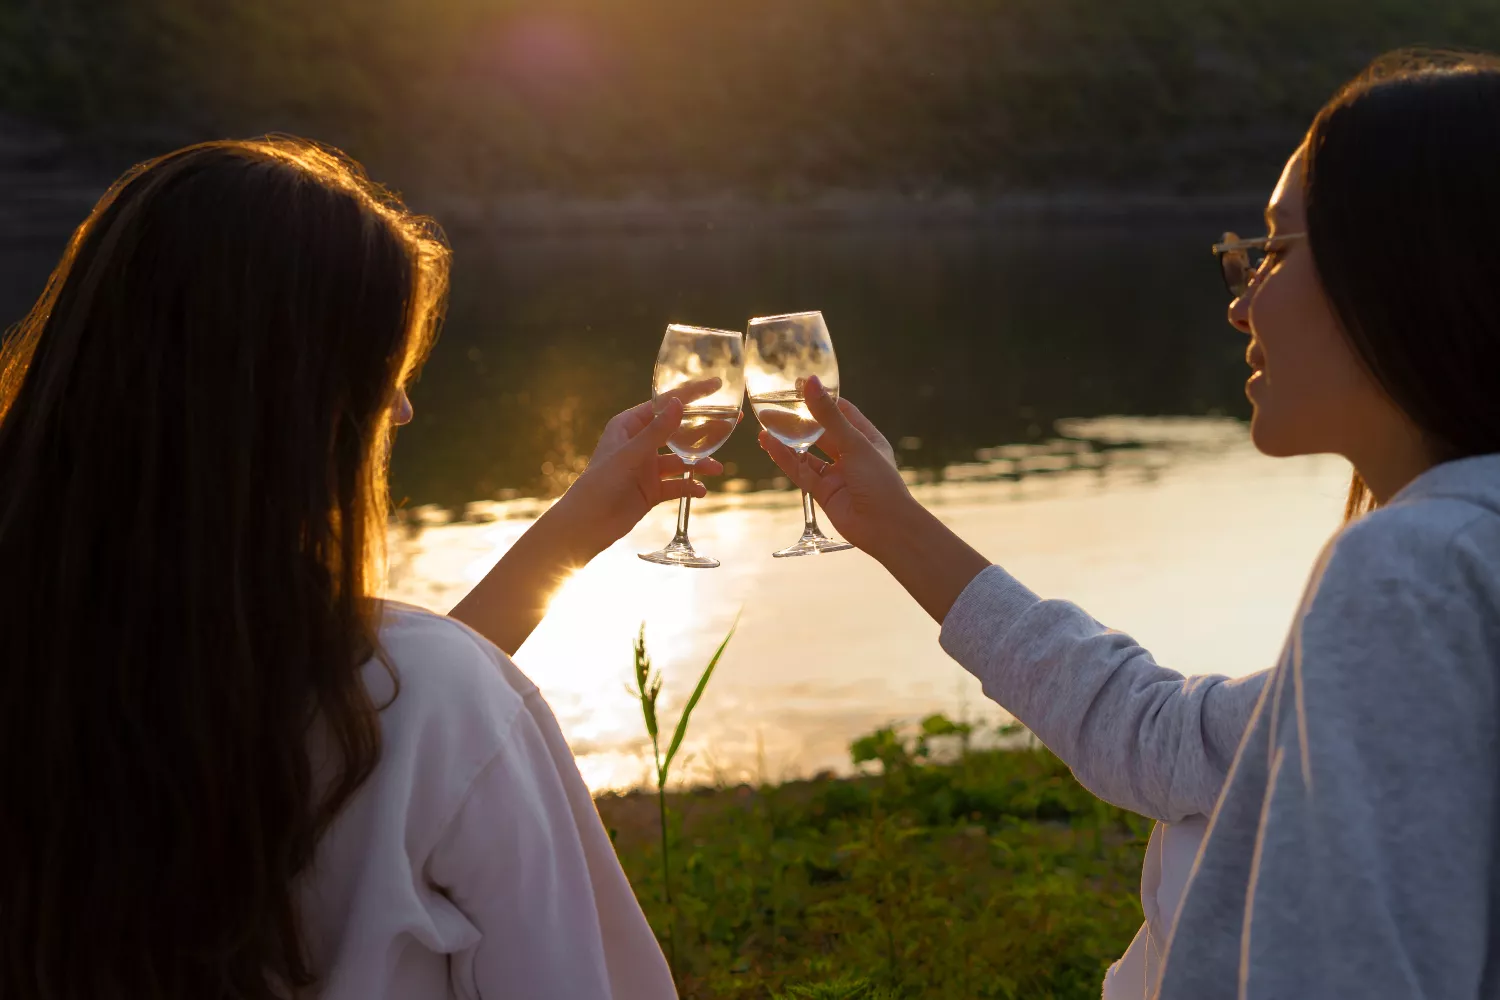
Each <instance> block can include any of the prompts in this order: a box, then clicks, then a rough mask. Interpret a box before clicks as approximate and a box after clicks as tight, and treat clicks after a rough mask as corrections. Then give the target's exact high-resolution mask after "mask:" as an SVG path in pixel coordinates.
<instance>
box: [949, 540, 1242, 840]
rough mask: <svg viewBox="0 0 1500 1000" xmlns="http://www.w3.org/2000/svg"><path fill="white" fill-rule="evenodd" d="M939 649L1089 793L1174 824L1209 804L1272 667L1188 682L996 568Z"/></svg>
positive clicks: (976, 583) (952, 618)
mask: <svg viewBox="0 0 1500 1000" xmlns="http://www.w3.org/2000/svg"><path fill="white" fill-rule="evenodd" d="M942 644H943V648H944V649H945V650H946V651H947V652H948V654H949V655H950V656H952V657H953V658H954V659H955V660H957V661H958V662H959V663H960V664H961V665H962V666H963V667H964V669H966V670H968V671H969V672H970V673H972V674H973V675H974V676H976V677H978V678H979V680H980V682H981V683H982V684H983V686H984V693H985V694H986V695H987V696H988V697H990V698H991V699H993V700H994V701H996V702H998V703H999V704H1000V705H1001V706H1002V707H1004V708H1005V709H1006V710H1008V711H1009V712H1010V713H1011V714H1012V715H1014V716H1015V717H1016V718H1017V719H1018V720H1020V721H1021V722H1022V723H1023V724H1024V725H1025V726H1026V727H1027V728H1028V729H1030V730H1031V731H1032V732H1033V733H1035V734H1036V736H1037V738H1038V739H1040V740H1041V741H1042V742H1043V743H1045V744H1046V745H1047V747H1048V748H1050V749H1051V750H1052V752H1053V753H1055V754H1057V755H1058V756H1059V757H1061V758H1062V759H1063V761H1064V762H1065V763H1066V764H1067V765H1068V766H1069V767H1070V768H1072V769H1073V773H1074V774H1075V775H1076V776H1077V777H1078V780H1079V781H1080V782H1082V783H1083V785H1084V786H1085V787H1086V788H1088V789H1089V791H1091V792H1093V793H1094V794H1095V795H1097V796H1099V797H1100V798H1102V799H1105V800H1106V801H1109V802H1113V803H1114V804H1116V805H1118V806H1121V807H1123V808H1125V809H1130V810H1132V811H1134V812H1138V813H1141V814H1143V815H1145V816H1150V817H1152V818H1154V819H1158V820H1162V821H1164V822H1168V823H1175V822H1178V821H1180V820H1182V819H1184V818H1186V817H1188V816H1193V815H1207V814H1209V813H1211V812H1212V811H1213V808H1214V803H1215V802H1216V801H1217V800H1218V797H1219V792H1220V790H1221V789H1222V788H1223V786H1224V778H1225V775H1226V774H1227V773H1228V771H1229V766H1230V764H1231V762H1232V761H1233V760H1234V755H1235V751H1236V750H1237V749H1238V747H1239V744H1240V739H1241V737H1242V736H1243V735H1244V732H1245V727H1246V724H1247V723H1248V722H1249V719H1250V715H1251V713H1252V712H1253V711H1254V709H1255V705H1256V702H1257V701H1258V700H1259V699H1260V695H1261V692H1262V690H1263V689H1264V687H1265V683H1266V677H1267V676H1268V674H1269V671H1261V672H1259V673H1255V674H1251V675H1250V676H1248V677H1242V678H1238V679H1234V680H1231V679H1229V678H1226V677H1219V676H1197V677H1184V676H1183V675H1182V674H1179V673H1177V672H1176V671H1173V670H1168V669H1166V668H1165V667H1161V666H1158V665H1157V663H1156V661H1155V660H1153V659H1152V657H1151V654H1150V653H1148V652H1147V651H1146V650H1144V649H1142V648H1141V647H1140V646H1139V645H1137V644H1136V642H1135V641H1134V640H1133V639H1131V638H1130V637H1129V636H1128V635H1125V634H1124V633H1122V632H1116V631H1114V630H1112V629H1108V628H1105V627H1104V626H1103V625H1100V624H1099V623H1098V622H1096V621H1095V620H1094V619H1093V618H1090V617H1089V616H1088V615H1087V614H1085V613H1084V612H1083V610H1082V609H1081V608H1079V607H1077V606H1076V605H1074V604H1070V603H1068V602H1066V601H1056V600H1042V599H1041V598H1040V597H1038V596H1037V595H1036V594H1034V593H1032V592H1031V591H1030V590H1029V589H1027V588H1026V587H1025V586H1024V585H1023V584H1021V583H1020V582H1019V581H1017V580H1016V579H1015V578H1014V577H1012V576H1011V575H1010V574H1009V573H1007V572H1005V570H1003V569H1001V568H1000V567H998V566H991V567H990V568H989V569H986V570H985V571H984V572H982V573H980V574H979V575H978V576H977V577H975V578H974V579H973V580H972V581H971V582H970V583H969V586H968V587H967V588H966V589H965V590H964V592H963V593H962V594H961V595H960V596H959V598H958V600H957V602H955V603H954V605H953V608H952V609H951V610H950V611H949V612H948V616H947V617H946V618H945V619H944V621H943V630H942Z"/></svg>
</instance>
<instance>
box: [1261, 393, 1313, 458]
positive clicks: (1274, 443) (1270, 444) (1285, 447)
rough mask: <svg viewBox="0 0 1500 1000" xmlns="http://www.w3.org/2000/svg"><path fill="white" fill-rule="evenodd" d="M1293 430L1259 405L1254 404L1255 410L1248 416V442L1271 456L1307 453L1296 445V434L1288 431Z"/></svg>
mask: <svg viewBox="0 0 1500 1000" xmlns="http://www.w3.org/2000/svg"><path fill="white" fill-rule="evenodd" d="M1293 430H1295V429H1294V428H1289V427H1286V426H1285V425H1282V424H1280V423H1279V422H1278V421H1277V420H1276V418H1275V416H1274V415H1271V414H1268V413H1267V412H1266V410H1265V408H1264V407H1262V406H1260V405H1256V407H1255V412H1254V414H1253V415H1252V416H1251V417H1250V442H1251V443H1252V444H1254V445H1255V450H1256V451H1258V452H1260V453H1261V454H1262V455H1269V456H1270V457H1271V458H1291V457H1292V456H1293V455H1303V454H1306V453H1307V449H1305V448H1300V447H1298V446H1297V435H1296V434H1295V433H1288V432H1289V431H1293Z"/></svg>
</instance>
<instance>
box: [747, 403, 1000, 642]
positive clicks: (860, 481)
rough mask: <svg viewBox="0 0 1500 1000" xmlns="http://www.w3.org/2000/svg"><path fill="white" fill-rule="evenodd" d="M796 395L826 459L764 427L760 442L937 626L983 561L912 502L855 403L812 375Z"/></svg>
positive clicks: (886, 448) (890, 455)
mask: <svg viewBox="0 0 1500 1000" xmlns="http://www.w3.org/2000/svg"><path fill="white" fill-rule="evenodd" d="M803 395H804V396H805V397H806V400H807V408H808V410H809V411H810V412H811V414H812V417H813V419H814V420H816V421H817V422H818V423H820V424H822V425H823V428H824V430H823V436H822V437H821V438H819V439H818V447H819V448H821V449H822V450H823V452H824V453H825V454H827V455H828V457H829V461H826V462H825V461H824V460H822V459H820V458H817V457H815V456H812V455H807V454H798V453H797V452H796V451H794V450H792V449H791V448H788V447H787V446H786V445H784V444H782V443H781V442H780V441H777V440H776V439H775V438H774V437H772V436H771V435H770V434H766V433H762V434H761V436H760V446H761V447H762V448H764V449H765V450H766V452H767V453H768V454H769V455H770V456H771V458H772V459H773V460H774V461H775V462H776V464H777V465H779V466H780V467H781V470H782V471H783V472H785V473H786V474H787V476H788V477H790V478H791V480H792V481H793V482H794V483H796V484H797V485H798V486H800V487H802V488H803V489H804V490H807V491H808V492H809V493H811V494H812V495H813V497H814V498H815V499H816V500H817V501H818V505H819V506H820V507H822V508H823V512H824V513H825V514H827V515H828V519H829V520H830V521H832V522H833V526H834V527H835V528H837V529H838V531H839V533H840V534H841V535H843V536H844V537H845V538H847V539H849V541H851V542H853V543H854V544H855V545H857V546H859V547H860V548H861V549H864V550H865V551H866V552H868V553H869V554H870V555H872V556H874V557H875V558H876V559H878V560H880V562H881V564H882V565H884V566H885V568H886V569H887V570H888V571H889V572H890V574H891V575H892V576H894V577H895V578H896V580H897V581H898V582H899V583H900V584H901V586H903V587H905V588H906V590H907V592H908V593H910V594H911V596H912V597H914V598H916V601H917V603H918V604H920V605H922V608H923V610H925V611H926V612H927V613H928V614H929V615H931V616H932V618H933V620H934V621H936V622H938V623H939V624H941V623H942V621H943V619H944V618H946V617H947V615H948V610H949V609H950V608H952V607H953V602H954V601H956V600H957V599H958V595H959V594H961V593H963V590H964V588H965V587H967V586H968V585H969V582H970V581H971V580H973V579H974V577H975V576H977V575H978V574H979V573H981V572H983V570H984V568H985V567H986V566H988V565H989V560H987V559H985V557H984V556H983V555H981V554H980V553H979V552H977V551H975V550H974V549H973V548H972V547H971V546H970V545H968V543H966V542H965V541H964V540H963V539H962V538H959V537H958V536H957V535H955V534H954V533H953V532H952V531H950V530H949V529H948V527H947V526H946V525H944V524H943V522H941V521H939V520H938V519H937V518H935V517H933V516H932V515H931V514H930V513H928V512H927V511H926V510H925V509H924V508H923V507H922V505H921V504H919V503H917V500H916V498H915V497H913V496H912V495H911V491H910V490H908V489H907V488H906V481H905V480H904V479H902V478H901V473H900V471H899V470H898V469H897V468H896V456H895V453H894V452H893V451H892V450H891V446H890V444H889V443H888V442H887V441H886V439H885V436H884V435H882V434H881V433H880V431H878V430H876V429H875V425H874V424H872V423H870V421H869V420H867V419H865V415H864V414H863V413H860V412H859V408H858V407H856V406H855V405H854V404H853V403H851V402H849V401H848V400H847V399H840V400H837V401H835V400H834V399H833V397H832V396H830V395H829V393H828V390H827V389H825V388H824V387H823V385H822V383H821V382H819V381H818V379H817V378H811V379H808V380H807V382H806V383H805V384H804V386H803Z"/></svg>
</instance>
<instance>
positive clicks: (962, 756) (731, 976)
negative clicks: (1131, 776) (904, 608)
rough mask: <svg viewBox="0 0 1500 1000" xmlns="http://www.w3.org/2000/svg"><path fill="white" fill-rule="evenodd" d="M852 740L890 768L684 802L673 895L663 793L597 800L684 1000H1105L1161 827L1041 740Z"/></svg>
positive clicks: (1134, 923)
mask: <svg viewBox="0 0 1500 1000" xmlns="http://www.w3.org/2000/svg"><path fill="white" fill-rule="evenodd" d="M949 739H952V738H951V737H950V738H949ZM933 742H936V740H935V739H934V740H933ZM854 749H855V751H856V753H855V756H856V758H859V757H880V758H883V759H884V763H883V765H877V769H879V768H883V773H882V774H880V775H878V776H862V777H854V778H846V779H834V778H832V777H829V776H826V775H825V776H822V777H819V778H816V779H813V780H810V781H794V782H789V783H785V784H780V785H766V786H761V787H755V786H751V785H739V786H735V787H719V788H700V789H695V790H692V791H685V792H679V793H673V794H671V795H670V796H669V806H670V813H669V819H668V829H669V833H670V841H669V855H670V858H671V892H672V899H673V902H672V904H671V905H669V904H668V903H667V901H666V892H665V884H664V882H663V877H662V869H661V847H660V839H659V829H660V828H659V821H658V812H657V801H656V798H655V796H654V795H651V794H648V793H641V792H635V793H629V794H625V795H614V794H610V795H604V796H601V797H600V798H599V799H598V800H597V802H598V806H599V812H600V815H601V816H602V817H603V819H604V822H605V825H606V826H607V827H608V828H609V830H610V833H611V836H612V837H613V838H614V840H615V844H616V848H617V850H618V851H619V854H620V859H621V862H622V864H623V865H624V867H625V870H626V873H627V874H628V875H629V876H630V879H631V883H632V884H633V885H634V886H635V889H636V893H637V895H638V896H639V898H640V900H641V904H642V906H643V907H644V909H645V910H646V914H647V916H648V918H649V919H650V920H651V923H652V926H653V927H654V928H655V929H656V932H657V936H658V938H660V939H661V940H662V942H663V947H664V948H665V949H667V950H668V951H669V952H673V953H675V955H676V962H675V967H676V970H677V976H678V982H679V989H680V992H681V995H682V996H683V997H684V1000H721V998H734V1000H741V998H745V1000H748V998H757V1000H760V998H765V1000H773V998H787V1000H791V998H813V997H816V998H823V1000H877V998H881V1000H896V998H913V1000H915V998H922V1000H942V998H953V1000H975V998H980V997H1007V998H1009V997H1026V998H1036V997H1056V998H1073V997H1076V998H1079V1000H1083V998H1095V997H1097V996H1098V995H1099V984H1100V982H1101V980H1102V979H1103V975H1104V971H1105V969H1106V967H1107V966H1108V965H1109V963H1110V962H1112V961H1113V960H1114V959H1116V958H1118V957H1119V956H1120V954H1121V953H1123V951H1124V949H1125V948H1126V947H1127V946H1128V945H1129V943H1130V939H1131V938H1132V937H1133V936H1134V934H1135V932H1136V929H1137V928H1138V927H1139V925H1140V922H1141V919H1142V918H1141V910H1140V905H1139V901H1138V898H1137V891H1138V887H1139V884H1140V865H1141V859H1142V854H1143V851H1144V847H1145V841H1146V837H1147V835H1148V834H1149V832H1150V824H1149V822H1148V821H1147V820H1145V819H1143V818H1141V817H1139V816H1135V815H1133V814H1131V813H1127V812H1124V811H1123V810H1119V809H1115V808H1114V807H1112V806H1108V805H1106V804H1104V803H1102V802H1100V801H1099V800H1098V799H1096V798H1094V797H1093V796H1092V795H1091V794H1089V793H1088V792H1087V791H1085V790H1084V789H1083V788H1082V787H1081V786H1079V785H1078V783H1077V782H1076V781H1075V780H1074V779H1073V777H1072V775H1071V774H1070V773H1069V772H1068V770H1067V768H1066V767H1064V766H1063V764H1062V763H1061V762H1060V761H1059V760H1058V759H1057V758H1056V757H1054V756H1053V755H1052V754H1051V753H1049V752H1048V751H1046V750H1045V749H1043V748H1040V747H1035V748H1020V749H990V750H975V751H968V752H965V751H964V750H962V749H961V748H950V750H951V753H950V758H949V759H948V760H947V761H946V762H942V763H935V762H933V761H931V760H930V759H927V758H926V757H924V756H923V754H924V752H925V751H924V744H923V743H921V742H919V741H918V740H916V739H913V738H905V739H903V738H902V737H901V736H899V735H898V734H896V733H894V732H891V731H889V730H882V731H878V732H877V733H875V734H872V735H871V736H870V737H866V738H865V739H863V740H860V741H858V742H856V744H855V747H854Z"/></svg>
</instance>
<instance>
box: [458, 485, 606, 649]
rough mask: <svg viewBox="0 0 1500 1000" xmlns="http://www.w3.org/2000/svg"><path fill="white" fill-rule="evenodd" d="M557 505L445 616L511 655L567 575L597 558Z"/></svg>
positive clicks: (593, 548)
mask: <svg viewBox="0 0 1500 1000" xmlns="http://www.w3.org/2000/svg"><path fill="white" fill-rule="evenodd" d="M599 551H600V546H598V545H596V544H594V543H592V542H590V541H588V540H587V539H586V538H585V537H584V533H583V532H580V531H578V530H576V525H575V524H573V523H572V521H571V520H570V519H569V517H568V512H567V509H566V508H565V507H564V504H563V502H560V503H558V504H557V505H556V506H554V507H553V508H552V509H551V510H549V511H547V513H545V514H543V515H542V516H541V517H540V518H538V519H537V521H536V523H535V524H533V525H532V526H531V527H530V528H529V529H527V531H526V533H525V534H523V535H522V536H521V537H520V538H518V539H516V542H515V544H514V545H512V546H511V547H510V549H509V550H507V551H506V553H505V554H504V555H503V556H501V557H500V560H499V561H498V562H496V563H495V565H494V567H493V568H491V569H490V571H489V572H488V573H486V574H485V577H484V579H482V580H480V581H479V583H477V584H475V586H474V589H473V590H471V591H469V593H468V595H467V596H465V597H464V599H463V600H461V601H459V602H458V604H457V605H456V606H455V607H454V608H453V610H452V611H450V612H449V615H450V616H451V617H453V618H456V619H458V620H459V621H461V622H463V623H464V624H465V625H467V626H469V627H470V628H472V629H473V630H474V631H476V632H478V633H479V634H480V635H482V636H484V637H485V638H486V639H488V640H490V642H493V643H494V644H495V645H496V646H498V647H500V648H501V649H502V650H504V651H505V652H506V653H509V654H514V653H515V651H516V650H517V649H518V648H519V647H520V645H521V643H523V642H525V641H526V638H527V636H529V635H531V633H532V631H533V630H534V629H535V628H536V627H537V624H538V623H539V622H540V621H541V620H542V616H543V615H544V614H545V613H546V610H547V602H548V601H549V600H551V598H552V595H553V594H554V593H556V592H557V588H558V587H559V586H561V585H562V583H563V581H565V580H566V579H567V578H568V576H569V575H570V574H571V573H572V572H573V571H574V570H576V569H578V568H580V567H582V566H584V565H586V564H587V563H588V561H589V560H590V559H592V558H593V557H594V556H596V555H598V553H599Z"/></svg>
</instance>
